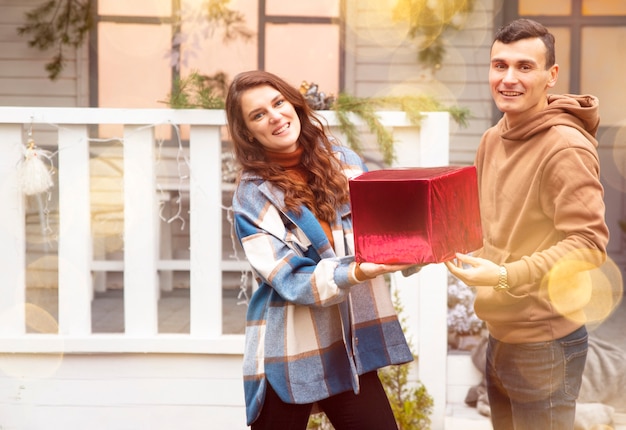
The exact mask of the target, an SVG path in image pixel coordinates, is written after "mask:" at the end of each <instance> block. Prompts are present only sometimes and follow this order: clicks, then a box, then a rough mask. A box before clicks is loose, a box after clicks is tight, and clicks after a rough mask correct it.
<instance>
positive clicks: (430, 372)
mask: <svg viewBox="0 0 626 430" xmlns="http://www.w3.org/2000/svg"><path fill="white" fill-rule="evenodd" d="M394 138H395V140H396V143H395V145H394V148H395V152H396V160H397V161H396V163H395V164H394V167H433V166H445V165H447V164H448V162H449V161H448V153H449V149H448V148H449V115H448V113H445V112H441V113H439V112H437V113H426V114H424V118H423V119H422V123H421V125H420V127H397V128H395V129H394ZM407 198H410V196H407ZM393 279H394V285H395V286H396V288H397V289H398V295H399V297H400V300H401V303H402V305H403V308H404V311H405V319H406V321H407V325H408V333H407V335H408V337H409V339H410V340H411V343H412V345H413V348H414V353H416V354H417V355H418V357H419V361H418V379H419V380H420V382H422V383H423V384H424V386H425V387H426V389H427V391H428V394H429V395H430V396H431V397H432V398H433V400H434V407H433V413H432V415H431V424H432V428H433V429H434V430H437V429H443V428H444V425H445V412H446V383H447V381H446V362H447V353H448V351H447V349H448V344H447V338H448V337H447V332H448V330H447V297H448V291H447V285H448V281H447V269H446V267H445V266H444V265H443V264H436V265H433V264H431V265H428V266H426V267H424V268H423V269H422V270H421V271H420V273H419V274H418V275H414V276H411V277H408V278H405V277H403V276H402V275H394V278H393Z"/></svg>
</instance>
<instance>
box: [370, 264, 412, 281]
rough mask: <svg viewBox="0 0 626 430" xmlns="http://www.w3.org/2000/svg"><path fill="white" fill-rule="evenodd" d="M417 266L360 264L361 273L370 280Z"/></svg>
mask: <svg viewBox="0 0 626 430" xmlns="http://www.w3.org/2000/svg"><path fill="white" fill-rule="evenodd" d="M412 266H415V264H378V263H368V262H364V263H360V264H359V265H358V267H359V269H361V272H362V273H363V274H364V275H365V276H367V277H368V278H375V277H377V276H378V275H384V274H385V273H393V272H397V271H399V270H406V269H408V268H409V267H412Z"/></svg>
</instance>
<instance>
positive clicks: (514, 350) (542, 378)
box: [486, 326, 587, 430]
mask: <svg viewBox="0 0 626 430" xmlns="http://www.w3.org/2000/svg"><path fill="white" fill-rule="evenodd" d="M586 358H587V330H586V329H585V327H584V326H583V327H581V328H580V329H578V330H576V331H575V332H573V333H571V334H570V335H568V336H565V337H563V338H561V339H557V340H554V341H551V342H537V343H523V344H508V343H504V342H499V341H497V340H496V339H494V338H493V337H491V336H490V337H489V343H488V345H487V368H486V375H487V392H488V395H489V405H490V407H491V421H492V424H493V428H494V430H573V428H574V415H575V412H576V398H577V397H578V392H579V391H580V386H581V382H582V374H583V369H584V367H585V361H586Z"/></svg>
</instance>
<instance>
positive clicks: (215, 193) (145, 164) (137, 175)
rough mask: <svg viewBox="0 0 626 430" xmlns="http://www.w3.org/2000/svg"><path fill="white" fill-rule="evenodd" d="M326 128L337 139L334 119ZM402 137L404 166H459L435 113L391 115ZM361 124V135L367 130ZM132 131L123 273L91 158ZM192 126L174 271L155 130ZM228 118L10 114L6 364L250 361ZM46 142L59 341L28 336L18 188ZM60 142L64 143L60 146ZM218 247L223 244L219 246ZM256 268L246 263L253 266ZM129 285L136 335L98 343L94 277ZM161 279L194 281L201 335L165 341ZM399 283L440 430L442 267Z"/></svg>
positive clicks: (118, 112)
mask: <svg viewBox="0 0 626 430" xmlns="http://www.w3.org/2000/svg"><path fill="white" fill-rule="evenodd" d="M322 114H323V116H324V117H325V118H326V120H327V121H328V123H329V125H330V126H331V128H333V130H334V131H335V132H337V133H338V135H339V137H340V138H341V135H340V133H339V132H338V130H337V125H338V122H337V120H336V118H335V116H334V114H332V113H331V112H323V113H322ZM381 119H382V120H383V123H384V124H385V125H387V126H389V127H391V128H392V129H393V131H394V136H395V137H396V140H397V143H396V154H397V160H398V161H397V165H398V166H408V165H413V166H418V165H421V166H434V165H445V164H447V163H448V140H449V129H448V121H449V117H448V115H447V114H446V113H425V114H424V118H423V120H422V124H421V127H416V126H414V125H411V124H410V123H409V122H408V120H407V118H406V115H405V114H404V113H402V112H383V113H381ZM353 120H354V121H355V122H357V123H359V120H358V118H353ZM110 124H115V125H121V126H123V135H122V136H120V141H121V144H122V146H123V158H124V160H123V167H124V174H125V175H124V181H123V195H124V198H123V203H124V235H123V239H124V259H123V261H119V262H115V261H99V260H94V255H93V254H94V252H93V241H92V237H91V224H90V223H91V214H90V185H89V184H90V172H89V149H90V144H91V142H92V141H93V140H92V139H93V138H94V137H93V136H90V134H89V132H90V130H92V129H93V127H94V126H97V125H110ZM161 124H166V125H167V124H169V125H175V126H179V125H185V126H189V130H190V131H189V148H188V154H189V155H188V157H189V172H190V174H189V182H188V191H189V204H190V209H189V212H190V213H189V227H190V232H189V234H190V250H189V252H190V254H189V259H188V260H170V259H167V258H164V259H162V258H161V257H160V256H159V253H158V249H159V243H160V241H161V239H160V238H159V223H160V222H161V220H160V219H159V218H158V204H159V203H158V198H159V196H158V193H157V192H156V191H157V189H158V182H159V178H157V175H156V170H155V147H156V142H155V129H154V126H156V125H161ZM224 125H225V114H224V112H223V111H221V110H169V109H94V108H36V107H32V108H29V107H0V200H1V201H2V202H3V210H2V211H0V273H2V277H3V279H2V282H1V283H0V353H7V352H15V353H64V354H71V353H135V352H145V353H190V354H193V353H198V354H242V352H243V336H242V335H232V334H223V332H222V331H223V330H222V315H223V311H224V310H223V309H222V271H224V270H227V271H228V270H231V271H239V270H241V269H242V264H240V262H235V261H232V260H229V259H227V258H226V259H225V258H224V256H222V243H221V242H222V240H221V238H222V221H223V219H222V218H223V217H224V216H226V212H225V211H224V210H223V209H222V177H221V162H222V157H221V151H222V140H221V134H222V130H223V127H224ZM30 127H33V128H37V127H44V128H46V129H52V130H53V131H52V132H46V133H47V136H48V137H50V135H52V140H54V141H56V142H58V154H57V156H58V188H59V189H58V195H59V202H58V205H59V227H58V261H59V264H58V312H59V314H58V324H59V330H58V333H56V334H37V333H26V330H25V318H26V316H25V310H24V308H25V301H26V298H25V297H26V293H25V290H26V280H25V252H26V251H25V250H26V245H25V237H26V234H25V227H24V224H25V220H24V217H25V210H24V197H23V196H22V195H21V193H20V192H19V190H18V187H17V174H16V166H17V165H18V163H19V162H20V160H21V158H22V148H23V147H24V143H25V131H27V130H28V129H29V128H30ZM55 133H56V136H55V135H54V134H55ZM216 238H218V240H216ZM243 267H245V263H244V264H243ZM101 270H119V271H123V274H124V293H123V294H124V321H125V330H124V333H110V334H109V333H92V330H91V320H92V317H91V302H92V300H93V294H94V282H93V272H94V271H101ZM159 270H189V272H190V332H189V333H188V334H161V333H158V306H157V305H158V300H159V296H160V292H159V281H158V272H159ZM423 272H424V273H421V274H419V275H416V276H412V277H410V278H406V279H399V278H394V283H395V285H396V286H397V287H398V288H399V290H400V295H401V298H402V300H403V307H404V310H405V313H406V314H405V317H406V318H407V321H408V323H409V327H408V335H409V337H410V339H411V340H412V343H413V345H414V347H415V348H416V349H415V352H416V354H419V357H420V361H419V374H418V377H419V379H420V380H422V381H423V382H424V383H425V385H426V387H427V389H428V391H429V393H430V394H431V395H432V396H433V397H434V398H435V412H434V413H433V415H432V417H431V418H432V420H433V428H441V427H442V425H441V423H442V422H443V417H444V408H445V371H446V368H445V363H446V345H447V343H446V342H447V340H446V332H447V329H446V291H447V288H446V287H447V279H446V276H445V269H444V268H443V267H442V266H434V267H429V268H427V269H424V271H423Z"/></svg>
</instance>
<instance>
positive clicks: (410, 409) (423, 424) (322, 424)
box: [307, 290, 434, 430]
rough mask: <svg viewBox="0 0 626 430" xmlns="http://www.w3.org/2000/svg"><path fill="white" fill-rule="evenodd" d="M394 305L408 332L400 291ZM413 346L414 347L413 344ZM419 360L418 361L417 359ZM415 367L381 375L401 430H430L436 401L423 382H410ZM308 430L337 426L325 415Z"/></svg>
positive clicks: (390, 368)
mask: <svg viewBox="0 0 626 430" xmlns="http://www.w3.org/2000/svg"><path fill="white" fill-rule="evenodd" d="M393 302H394V307H395V309H396V312H397V314H398V318H399V319H400V324H401V325H402V328H403V330H404V331H405V332H406V318H405V317H404V316H403V312H404V308H403V306H402V304H401V303H400V297H399V295H398V291H397V290H395V291H394V294H393ZM409 346H411V345H410V344H409ZM415 359H416V360H417V357H415ZM410 366H411V363H406V364H402V365H399V366H388V367H385V368H384V369H381V370H379V371H378V376H379V377H380V380H381V382H382V384H383V388H384V389H385V393H387V398H389V404H390V405H391V410H392V411H393V415H394V417H395V419H396V424H397V425H398V430H428V429H430V414H431V413H432V409H433V405H434V402H433V398H432V397H431V396H430V395H429V394H428V391H427V390H426V387H425V386H424V384H422V383H421V382H418V383H411V382H410V381H409V372H410ZM307 429H308V430H332V429H333V426H332V424H331V423H330V422H329V420H328V418H326V415H324V414H323V413H320V414H314V415H311V418H310V419H309V425H308V427H307Z"/></svg>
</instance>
